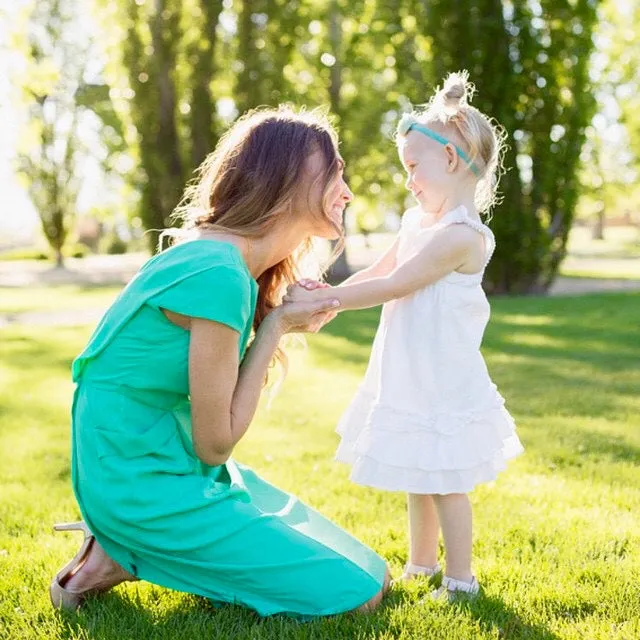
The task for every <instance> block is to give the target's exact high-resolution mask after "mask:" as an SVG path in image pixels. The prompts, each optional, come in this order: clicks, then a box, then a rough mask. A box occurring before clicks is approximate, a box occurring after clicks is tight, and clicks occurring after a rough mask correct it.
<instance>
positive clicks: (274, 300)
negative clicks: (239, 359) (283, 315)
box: [169, 107, 344, 356]
mask: <svg viewBox="0 0 640 640" xmlns="http://www.w3.org/2000/svg"><path fill="white" fill-rule="evenodd" d="M318 151H319V152H320V153H321V155H322V157H323V160H324V163H323V170H322V171H321V172H320V174H319V175H318V176H317V177H316V181H322V183H324V190H323V194H324V195H323V200H322V212H323V215H324V217H325V218H326V223H328V224H331V225H332V226H334V227H335V225H333V223H332V222H331V220H330V218H329V216H328V215H327V207H328V206H330V204H331V203H328V202H326V198H327V194H328V192H329V191H330V189H331V186H332V185H333V184H334V183H335V180H338V179H339V178H340V172H339V170H340V166H341V163H340V160H339V155H338V139H337V135H336V133H335V131H334V129H333V127H332V125H331V123H330V122H329V120H328V118H327V116H326V115H324V114H323V113H321V112H318V111H311V112H295V111H294V110H293V109H291V108H289V107H279V108H278V109H260V110H254V111H251V112H249V113H247V114H246V115H244V116H243V117H241V118H240V119H239V120H237V121H236V122H235V123H234V125H233V126H232V127H231V128H230V129H229V130H228V131H227V132H226V134H225V135H224V136H223V137H222V138H221V139H220V141H219V143H218V145H217V147H216V149H215V151H214V152H213V153H211V154H210V155H209V156H208V157H207V158H206V159H205V160H204V162H203V163H202V165H201V166H200V167H199V169H198V170H197V176H196V179H195V180H194V181H193V182H192V183H191V184H189V185H188V186H187V189H186V191H185V194H184V196H183V198H182V201H181V202H180V204H179V205H178V207H177V208H176V210H175V212H174V214H173V215H174V217H175V218H178V219H180V220H181V221H182V223H183V226H182V230H179V231H178V232H177V233H176V232H170V233H169V235H174V236H178V237H180V236H181V235H184V232H185V231H186V232H187V233H188V231H189V230H194V229H201V230H204V229H206V230H210V231H217V232H222V233H231V234H234V235H238V236H242V237H245V238H248V239H251V238H252V237H253V238H259V237H262V236H264V235H266V234H268V233H269V232H270V231H271V230H272V229H273V228H274V226H275V225H276V224H278V223H282V222H283V216H287V215H295V214H296V212H295V211H292V203H293V201H294V197H295V196H296V195H298V197H299V195H300V194H299V190H300V189H301V188H303V187H302V186H301V185H308V180H306V181H305V180H304V170H305V167H306V160H307V159H308V158H309V156H311V155H312V154H313V153H315V152H318ZM314 183H315V181H314ZM304 188H310V187H308V186H307V187H304ZM303 195H304V194H303ZM306 197H307V199H308V194H306ZM309 204H310V205H312V204H313V203H309ZM183 230H184V231H183ZM336 232H337V233H338V234H339V238H340V242H339V243H338V249H337V251H334V253H333V256H332V258H333V259H335V257H336V256H337V255H339V253H340V251H341V250H342V248H343V244H344V231H343V229H342V227H341V226H340V227H339V228H338V227H336ZM310 240H311V239H310V238H308V239H307V240H306V241H304V242H303V243H302V244H301V246H300V247H298V249H297V250H296V251H295V252H294V253H293V254H292V255H290V256H288V257H286V258H285V259H284V260H282V261H281V262H279V263H277V264H275V265H273V266H272V267H271V268H269V269H267V271H265V272H264V273H263V274H262V275H261V276H260V277H259V278H258V285H259V292H258V300H257V304H256V313H255V317H254V321H253V327H254V330H256V329H257V328H258V326H259V325H260V323H261V322H262V321H263V320H264V318H265V317H266V316H267V314H268V313H269V312H270V311H271V310H272V309H273V308H274V307H276V306H278V305H279V304H280V301H281V297H282V294H283V292H284V289H285V288H286V286H287V285H288V284H291V283H293V282H295V281H296V280H297V279H298V277H299V268H298V267H299V264H300V261H301V259H302V257H303V256H304V254H306V253H307V252H308V250H309V249H310V247H311V242H310ZM327 266H328V265H325V268H326V267H327ZM317 275H318V276H319V275H320V274H317ZM279 355H280V356H281V355H282V354H279Z"/></svg>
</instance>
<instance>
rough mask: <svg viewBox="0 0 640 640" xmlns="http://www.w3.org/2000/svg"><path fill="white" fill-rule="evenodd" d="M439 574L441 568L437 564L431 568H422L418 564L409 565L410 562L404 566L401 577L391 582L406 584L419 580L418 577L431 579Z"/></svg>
mask: <svg viewBox="0 0 640 640" xmlns="http://www.w3.org/2000/svg"><path fill="white" fill-rule="evenodd" d="M441 572H442V567H441V566H440V565H439V564H438V563H437V562H436V563H435V564H434V565H433V566H432V567H423V566H422V565H419V564H411V562H407V564H405V565H404V572H403V573H402V575H401V576H400V577H399V578H398V579H397V580H394V581H393V582H394V583H397V582H408V581H409V580H413V579H414V578H419V577H420V576H424V577H425V578H433V577H434V576H437V575H438V574H439V573H441Z"/></svg>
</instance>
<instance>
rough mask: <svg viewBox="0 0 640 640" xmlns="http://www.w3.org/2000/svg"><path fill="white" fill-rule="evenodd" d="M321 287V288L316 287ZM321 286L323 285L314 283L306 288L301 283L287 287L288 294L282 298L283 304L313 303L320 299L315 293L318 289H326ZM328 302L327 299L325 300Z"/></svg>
mask: <svg viewBox="0 0 640 640" xmlns="http://www.w3.org/2000/svg"><path fill="white" fill-rule="evenodd" d="M316 285H319V286H316ZM326 288H327V287H324V286H322V285H321V283H315V282H312V283H311V284H308V285H307V286H304V285H302V284H300V283H296V284H290V285H289V286H288V287H287V293H286V294H285V295H284V297H283V298H282V301H283V302H287V303H290V302H312V301H317V300H318V299H319V298H318V296H317V295H316V294H315V293H314V291H315V290H316V289H326ZM324 299H325V300H326V298H324Z"/></svg>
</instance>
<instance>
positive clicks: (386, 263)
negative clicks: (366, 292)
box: [340, 238, 399, 287]
mask: <svg viewBox="0 0 640 640" xmlns="http://www.w3.org/2000/svg"><path fill="white" fill-rule="evenodd" d="M398 243H399V239H398V238H396V239H395V240H394V241H393V244H392V245H391V246H390V247H389V248H388V249H387V250H386V251H385V252H384V253H383V254H382V255H381V256H380V257H379V258H378V259H377V260H376V261H375V262H374V263H373V264H372V265H370V266H369V267H367V268H366V269H361V270H360V271H358V272H357V273H354V274H353V275H352V276H351V277H350V278H347V279H346V280H345V281H344V282H343V283H342V284H341V285H340V286H343V287H344V286H347V285H350V284H355V283H356V282H362V281H363V280H369V279H371V278H378V277H381V276H386V275H388V274H389V273H391V271H392V270H393V269H394V268H395V266H396V256H397V253H398Z"/></svg>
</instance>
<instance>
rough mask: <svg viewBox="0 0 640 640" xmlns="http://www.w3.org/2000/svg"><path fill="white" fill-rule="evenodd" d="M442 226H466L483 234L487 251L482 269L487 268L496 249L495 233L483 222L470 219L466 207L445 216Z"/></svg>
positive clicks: (458, 208)
mask: <svg viewBox="0 0 640 640" xmlns="http://www.w3.org/2000/svg"><path fill="white" fill-rule="evenodd" d="M441 224H442V225H443V226H449V225H450V224H466V225H467V226H468V227H471V228H472V229H474V230H475V231H477V232H478V233H480V234H482V236H483V237H484V249H485V258H484V265H483V267H482V268H483V269H484V268H486V266H487V265H488V264H489V261H490V260H491V256H492V255H493V252H494V251H495V248H496V239H495V236H494V235H493V231H491V229H489V227H487V225H486V224H482V222H478V221H477V220H473V219H472V218H470V217H469V214H468V213H467V208H466V207H465V206H464V205H461V206H459V207H456V208H455V209H453V210H451V211H450V212H449V213H447V214H445V216H444V217H443V219H442V221H441Z"/></svg>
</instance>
